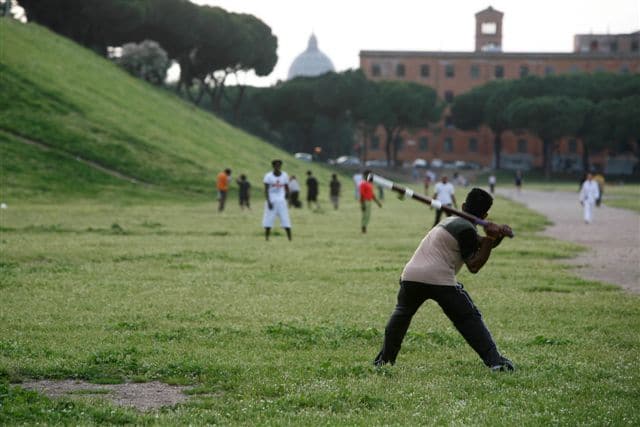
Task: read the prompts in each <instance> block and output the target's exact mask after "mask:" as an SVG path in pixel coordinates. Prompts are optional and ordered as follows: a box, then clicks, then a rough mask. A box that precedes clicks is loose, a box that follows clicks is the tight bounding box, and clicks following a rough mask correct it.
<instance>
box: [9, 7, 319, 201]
mask: <svg viewBox="0 0 640 427" xmlns="http://www.w3.org/2000/svg"><path fill="white" fill-rule="evenodd" d="M0 39H1V40H2V43H0V45H1V47H0V111H2V114H0V150H1V151H0V155H1V156H2V161H1V162H0V173H1V177H2V179H1V183H0V186H1V187H0V191H1V192H2V194H3V197H5V196H6V195H7V194H10V195H14V196H16V197H22V196H37V195H40V196H41V195H45V196H46V195H49V194H54V195H55V194H58V195H60V194H62V195H64V194H76V193H79V194H81V195H85V194H87V195H88V194H92V195H95V194H103V193H105V192H106V193H107V194H108V193H110V192H111V191H113V190H117V189H123V190H124V189H132V188H141V189H142V190H144V191H152V192H153V191H160V193H161V194H164V193H173V194H176V193H180V192H185V191H186V192H188V193H190V194H193V193H203V194H211V192H212V187H213V181H214V177H215V174H216V173H217V172H218V171H220V170H222V169H224V168H226V167H230V168H232V169H233V171H234V176H236V177H237V176H239V174H240V173H246V174H247V175H248V177H249V179H250V181H251V182H253V183H254V188H255V189H259V188H260V187H261V185H260V181H261V178H262V176H263V174H264V173H265V172H266V171H267V170H269V168H270V164H269V160H270V159H272V158H274V157H280V158H283V159H284V160H285V170H287V171H289V173H295V174H302V173H303V171H304V170H306V168H307V167H308V166H309V165H308V164H304V163H301V162H299V161H298V160H295V159H293V157H291V156H289V155H287V154H286V153H284V152H282V151H281V150H279V149H277V148H275V147H273V146H271V145H270V144H268V143H266V142H264V141H262V140H259V139H257V138H255V137H253V136H251V135H248V134H246V133H244V132H242V131H240V130H238V129H236V128H234V127H232V126H230V125H228V124H227V123H225V122H223V121H221V120H219V119H217V118H216V117H214V116H212V115H211V114H208V113H206V112H203V111H201V110H199V109H198V108H197V107H194V106H193V105H190V104H187V103H186V102H184V101H183V100H181V99H179V98H178V97H177V96H174V95H173V94H172V93H170V92H167V91H165V90H162V89H158V88H155V87H153V86H151V85H149V84H147V83H145V82H143V81H141V80H138V79H135V78H133V77H131V76H129V75H128V74H127V73H125V72H124V71H123V70H121V69H120V68H119V67H117V66H116V65H114V64H112V63H111V62H109V61H108V60H106V59H104V58H101V57H100V56H98V55H96V54H95V53H93V52H92V51H90V50H87V49H85V48H83V47H81V46H78V45H77V44H75V43H74V42H72V41H70V40H68V39H65V38H63V37H60V36H58V35H56V34H55V33H52V32H50V31H49V30H47V29H45V28H42V27H40V26H38V25H35V24H27V25H23V24H19V23H17V22H14V21H10V20H7V19H0ZM25 141H27V142H28V141H33V142H37V143H39V144H40V146H38V145H27V144H25ZM41 146H45V147H48V148H49V150H43V149H42V148H40V147H41ZM75 157H79V158H82V159H85V160H87V161H90V162H93V163H94V164H97V165H100V166H102V167H104V168H106V169H109V170H112V171H114V173H115V174H121V175H123V176H127V177H130V178H133V179H135V180H136V181H137V182H139V183H147V184H150V185H141V184H132V183H131V182H130V180H128V179H118V178H117V177H114V176H109V175H107V174H105V173H103V172H100V171H96V170H93V171H89V170H88V169H90V168H89V167H88V166H86V165H85V164H81V163H78V162H74V158H75ZM315 169H318V170H317V174H318V175H320V177H321V179H322V181H324V182H328V171H326V170H321V169H320V168H315ZM79 181H82V182H81V183H80V182H79Z"/></svg>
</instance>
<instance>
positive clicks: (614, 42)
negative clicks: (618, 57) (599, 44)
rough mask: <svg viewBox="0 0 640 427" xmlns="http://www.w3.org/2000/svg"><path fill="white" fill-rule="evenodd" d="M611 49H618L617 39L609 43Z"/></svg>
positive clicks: (614, 50) (615, 50) (612, 50)
mask: <svg viewBox="0 0 640 427" xmlns="http://www.w3.org/2000/svg"><path fill="white" fill-rule="evenodd" d="M609 51H610V52H617V51H618V42H617V41H616V40H613V41H612V42H611V43H609Z"/></svg>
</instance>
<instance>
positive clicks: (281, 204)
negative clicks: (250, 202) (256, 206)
mask: <svg viewBox="0 0 640 427" xmlns="http://www.w3.org/2000/svg"><path fill="white" fill-rule="evenodd" d="M271 204H272V205H273V209H269V206H268V205H267V201H266V200H265V202H264V215H263V216H262V226H263V227H264V228H271V227H273V223H274V222H275V219H276V217H278V218H280V225H281V226H282V228H291V221H290V220H289V209H287V201H286V200H284V199H283V200H275V201H273V202H271Z"/></svg>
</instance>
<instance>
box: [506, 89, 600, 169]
mask: <svg viewBox="0 0 640 427" xmlns="http://www.w3.org/2000/svg"><path fill="white" fill-rule="evenodd" d="M592 108H593V104H592V103H591V102H590V101H587V100H585V99H582V98H578V99H573V98H569V97H565V96H541V97H537V98H518V99H516V100H515V101H513V102H511V103H510V104H509V105H508V107H507V108H506V109H505V111H504V113H503V117H504V119H505V124H506V126H507V127H508V128H510V129H514V130H526V131H529V132H531V133H532V134H534V135H536V136H537V137H538V138H540V139H541V140H542V142H543V164H544V171H545V176H546V177H547V178H548V177H550V176H551V156H552V150H553V146H554V143H555V142H557V141H558V140H559V139H560V138H562V137H566V136H574V135H576V133H577V132H578V131H579V130H580V129H581V128H582V127H583V125H584V121H585V118H586V117H587V114H588V112H589V111H590V109H592Z"/></svg>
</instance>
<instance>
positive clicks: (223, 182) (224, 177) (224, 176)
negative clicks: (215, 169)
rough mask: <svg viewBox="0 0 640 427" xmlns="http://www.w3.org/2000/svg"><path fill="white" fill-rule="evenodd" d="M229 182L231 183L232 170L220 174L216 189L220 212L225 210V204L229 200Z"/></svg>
mask: <svg viewBox="0 0 640 427" xmlns="http://www.w3.org/2000/svg"><path fill="white" fill-rule="evenodd" d="M229 181H231V169H225V170H223V171H222V172H220V173H219V174H218V177H217V179H216V188H217V189H218V212H222V211H223V210H224V202H226V200H227V191H229Z"/></svg>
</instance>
